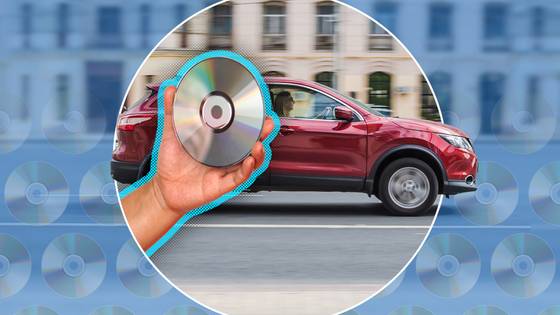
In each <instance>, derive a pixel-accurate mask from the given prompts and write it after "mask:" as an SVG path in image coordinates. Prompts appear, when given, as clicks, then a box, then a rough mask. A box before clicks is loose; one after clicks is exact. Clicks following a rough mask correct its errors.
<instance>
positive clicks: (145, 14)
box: [140, 4, 151, 48]
mask: <svg viewBox="0 0 560 315" xmlns="http://www.w3.org/2000/svg"><path fill="white" fill-rule="evenodd" d="M150 11H151V8H150V5H149V4H142V5H140V41H141V45H142V47H144V48H146V47H149V46H150V29H151V19H150Z"/></svg>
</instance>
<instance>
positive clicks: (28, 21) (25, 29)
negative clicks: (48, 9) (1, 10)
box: [20, 3, 33, 48]
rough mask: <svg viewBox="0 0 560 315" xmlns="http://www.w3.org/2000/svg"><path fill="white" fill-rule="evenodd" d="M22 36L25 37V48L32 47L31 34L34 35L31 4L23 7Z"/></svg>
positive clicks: (25, 4)
mask: <svg viewBox="0 0 560 315" xmlns="http://www.w3.org/2000/svg"><path fill="white" fill-rule="evenodd" d="M20 9H21V34H22V35H23V47H24V48H29V47H31V33H33V6H32V5H31V3H24V4H22V5H21V8H20Z"/></svg>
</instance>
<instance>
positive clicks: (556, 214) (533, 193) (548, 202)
mask: <svg viewBox="0 0 560 315" xmlns="http://www.w3.org/2000/svg"><path fill="white" fill-rule="evenodd" d="M529 200H530V201H531V205H532V206H533V209H534V210H535V212H536V213H537V214H538V215H540V216H541V217H542V218H543V219H544V220H545V221H547V222H549V223H552V224H560V162H552V163H550V164H547V165H545V166H543V167H542V168H541V169H539V170H538V171H537V173H536V174H535V175H534V176H533V179H532V180H531V184H530V186H529Z"/></svg>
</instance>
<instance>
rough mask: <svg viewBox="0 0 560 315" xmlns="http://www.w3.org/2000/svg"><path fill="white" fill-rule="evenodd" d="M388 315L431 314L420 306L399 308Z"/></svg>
mask: <svg viewBox="0 0 560 315" xmlns="http://www.w3.org/2000/svg"><path fill="white" fill-rule="evenodd" d="M389 315H433V313H432V312H430V311H428V310H427V309H425V308H423V307H421V306H401V307H399V308H397V309H396V310H394V311H392V312H391V313H389Z"/></svg>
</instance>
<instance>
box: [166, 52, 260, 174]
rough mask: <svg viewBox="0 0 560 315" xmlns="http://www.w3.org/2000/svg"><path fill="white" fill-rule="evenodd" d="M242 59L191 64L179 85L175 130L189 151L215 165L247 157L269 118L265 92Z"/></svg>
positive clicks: (174, 114)
mask: <svg viewBox="0 0 560 315" xmlns="http://www.w3.org/2000/svg"><path fill="white" fill-rule="evenodd" d="M254 75H258V74H252V73H251V72H250V71H249V70H248V69H247V68H246V67H245V66H243V65H242V64H241V63H239V62H237V61H235V60H233V59H230V58H225V57H214V58H207V59H204V60H202V61H200V62H199V63H197V64H196V65H194V66H193V67H192V68H190V69H189V70H188V71H187V72H186V73H185V74H184V76H183V77H182V78H181V81H180V83H179V85H178V87H177V94H176V96H175V101H174V105H173V122H174V126H175V132H176V134H177V136H178V138H179V141H180V142H181V143H182V145H183V147H184V149H185V150H186V151H187V152H188V153H189V154H190V155H191V156H192V157H193V158H194V159H196V160H198V161H199V162H201V163H203V164H206V165H209V166H217V167H222V166H229V165H233V164H236V163H237V162H239V161H241V160H242V159H243V158H245V157H246V156H247V155H248V154H249V153H250V152H251V149H252V147H253V145H254V144H255V143H256V142H257V141H258V139H259V136H260V133H261V130H262V126H263V122H264V113H265V106H264V99H263V92H262V91H261V89H260V88H259V84H258V83H257V81H256V79H255V77H254Z"/></svg>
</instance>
